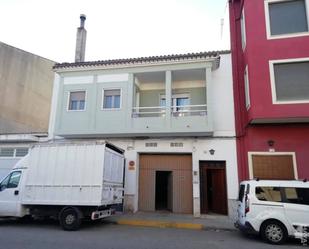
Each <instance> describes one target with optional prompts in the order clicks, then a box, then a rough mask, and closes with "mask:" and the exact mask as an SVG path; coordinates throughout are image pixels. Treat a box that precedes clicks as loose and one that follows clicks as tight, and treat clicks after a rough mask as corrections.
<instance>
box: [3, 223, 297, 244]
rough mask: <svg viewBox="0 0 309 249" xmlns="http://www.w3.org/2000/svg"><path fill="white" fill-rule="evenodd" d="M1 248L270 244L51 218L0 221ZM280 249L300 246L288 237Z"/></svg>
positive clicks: (231, 235)
mask: <svg viewBox="0 0 309 249" xmlns="http://www.w3.org/2000/svg"><path fill="white" fill-rule="evenodd" d="M0 241H1V244H0V248H1V249H2V248H3V249H4V248H10V249H43V248H44V249H55V248H57V249H61V248H65V249H71V248H72V249H96V248H100V249H104V248H108V249H121V248H123V249H129V248H134V249H135V248H138V249H143V248H145V249H159V248H164V249H168V248H173V249H175V248H184V249H199V248H201V249H208V248H209V249H221V248H222V249H225V248H237V249H248V248H250V249H259V248H261V249H268V248H275V247H279V246H272V245H269V244H266V243H264V242H262V241H261V240H260V239H259V238H256V237H253V236H249V237H248V236H243V235H242V234H241V233H240V232H238V231H214V230H210V231H203V230H183V229H171V228H165V229H164V228H144V227H134V226H122V225H113V224H106V223H104V222H96V223H95V224H94V223H86V224H85V225H83V226H82V228H81V230H80V231H76V232H65V231H63V230H61V228H60V227H59V226H58V223H57V222H54V221H32V222H28V223H22V222H19V221H3V220H2V221H1V220H0ZM280 248H290V249H292V248H302V245H301V244H300V243H299V242H297V241H295V240H291V241H289V242H288V243H287V244H285V245H283V246H280Z"/></svg>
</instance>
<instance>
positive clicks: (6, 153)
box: [0, 147, 29, 158]
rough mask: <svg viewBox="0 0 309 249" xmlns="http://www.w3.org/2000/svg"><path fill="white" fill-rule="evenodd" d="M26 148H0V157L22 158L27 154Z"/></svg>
mask: <svg viewBox="0 0 309 249" xmlns="http://www.w3.org/2000/svg"><path fill="white" fill-rule="evenodd" d="M28 150H29V149H28V148H26V147H20V148H7V147H2V148H0V157H12V158H14V157H24V156H25V155H27V154H28Z"/></svg>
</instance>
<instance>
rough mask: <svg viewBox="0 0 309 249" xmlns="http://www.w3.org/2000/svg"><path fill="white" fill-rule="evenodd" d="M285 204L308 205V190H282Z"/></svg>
mask: <svg viewBox="0 0 309 249" xmlns="http://www.w3.org/2000/svg"><path fill="white" fill-rule="evenodd" d="M284 193H285V198H286V200H285V202H287V203H295V204H302V205H309V188H284Z"/></svg>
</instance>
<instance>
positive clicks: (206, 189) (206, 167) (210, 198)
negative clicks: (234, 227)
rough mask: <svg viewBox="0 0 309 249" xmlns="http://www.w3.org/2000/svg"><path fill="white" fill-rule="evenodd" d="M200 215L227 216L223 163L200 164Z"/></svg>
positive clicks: (208, 162)
mask: <svg viewBox="0 0 309 249" xmlns="http://www.w3.org/2000/svg"><path fill="white" fill-rule="evenodd" d="M200 195H201V213H202V214H209V213H216V214H223V215H227V190H226V170H225V162H224V161H206V162H200Z"/></svg>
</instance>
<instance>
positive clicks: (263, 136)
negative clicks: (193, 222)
mask: <svg viewBox="0 0 309 249" xmlns="http://www.w3.org/2000/svg"><path fill="white" fill-rule="evenodd" d="M243 5H244V8H245V21H246V41H247V42H246V48H245V51H243V49H242V46H241V31H240V16H241V10H242V6H243ZM229 10H230V31H231V50H232V66H233V81H234V88H233V89H234V101H235V103H234V106H235V127H236V136H237V156H238V158H237V160H238V168H239V179H240V180H244V179H248V177H249V168H248V152H254V151H264V152H268V151H269V145H268V143H267V141H268V140H273V141H275V144H274V146H273V148H274V149H275V151H276V152H295V154H296V163H297V168H298V177H299V178H309V124H308V123H304V124H288V123H287V124H263V125H253V124H251V123H250V121H252V120H253V119H262V120H263V119H276V118H282V119H291V118H308V117H309V104H281V105H278V104H277V105H274V104H272V96H271V84H270V73H269V60H279V59H288V58H291V59H293V58H304V57H309V36H303V37H296V38H285V39H274V40H267V36H266V23H265V14H264V0H231V1H230V5H229ZM247 64H248V69H249V87H250V102H251V107H250V109H249V111H247V109H246V107H245V90H244V70H245V66H246V65H247Z"/></svg>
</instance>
